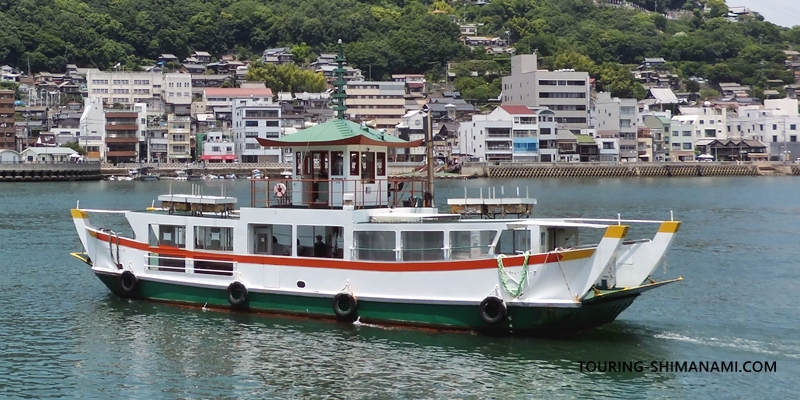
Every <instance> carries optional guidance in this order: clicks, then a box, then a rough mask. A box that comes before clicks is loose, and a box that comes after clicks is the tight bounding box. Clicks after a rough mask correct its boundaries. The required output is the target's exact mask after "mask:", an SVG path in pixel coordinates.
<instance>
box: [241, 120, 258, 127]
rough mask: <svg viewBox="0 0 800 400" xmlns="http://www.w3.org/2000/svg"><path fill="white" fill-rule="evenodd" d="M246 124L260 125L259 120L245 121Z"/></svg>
mask: <svg viewBox="0 0 800 400" xmlns="http://www.w3.org/2000/svg"><path fill="white" fill-rule="evenodd" d="M244 126H251V127H252V126H258V121H244Z"/></svg>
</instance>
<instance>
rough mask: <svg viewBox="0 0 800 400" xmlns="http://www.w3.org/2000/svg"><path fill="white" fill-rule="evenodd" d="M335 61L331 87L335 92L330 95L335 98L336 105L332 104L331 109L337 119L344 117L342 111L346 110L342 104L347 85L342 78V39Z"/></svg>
mask: <svg viewBox="0 0 800 400" xmlns="http://www.w3.org/2000/svg"><path fill="white" fill-rule="evenodd" d="M335 61H336V69H335V70H333V72H334V73H335V74H336V80H335V81H334V82H333V87H335V88H336V92H335V93H334V94H333V96H331V97H333V99H334V100H336V105H335V106H333V111H334V112H335V113H336V118H337V119H344V112H345V111H347V106H346V105H345V104H344V101H345V99H346V98H347V93H345V90H344V87H345V86H347V82H346V81H345V80H344V73H345V72H346V71H345V69H344V62H345V58H344V51H343V50H342V39H339V53H338V54H337V55H336V60H335Z"/></svg>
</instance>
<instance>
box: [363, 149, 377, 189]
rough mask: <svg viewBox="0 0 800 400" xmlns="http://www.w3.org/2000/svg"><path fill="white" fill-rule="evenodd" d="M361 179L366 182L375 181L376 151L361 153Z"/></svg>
mask: <svg viewBox="0 0 800 400" xmlns="http://www.w3.org/2000/svg"><path fill="white" fill-rule="evenodd" d="M361 179H362V180H364V181H365V183H375V153H372V152H368V151H365V152H363V153H361Z"/></svg>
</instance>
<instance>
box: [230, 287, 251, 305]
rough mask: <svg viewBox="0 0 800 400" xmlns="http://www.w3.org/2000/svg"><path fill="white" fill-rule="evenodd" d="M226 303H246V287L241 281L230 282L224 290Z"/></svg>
mask: <svg viewBox="0 0 800 400" xmlns="http://www.w3.org/2000/svg"><path fill="white" fill-rule="evenodd" d="M226 294H227V297H228V303H231V306H232V307H243V306H245V304H247V287H245V286H244V284H243V283H241V282H232V283H231V284H230V285H228V289H227V290H226Z"/></svg>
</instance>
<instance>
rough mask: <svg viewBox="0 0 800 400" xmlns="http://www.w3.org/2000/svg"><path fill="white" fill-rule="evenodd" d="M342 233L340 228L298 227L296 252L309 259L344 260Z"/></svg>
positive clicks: (342, 230)
mask: <svg viewBox="0 0 800 400" xmlns="http://www.w3.org/2000/svg"><path fill="white" fill-rule="evenodd" d="M343 233H344V228H343V227H341V226H322V225H317V226H311V225H298V226H297V241H298V243H299V246H298V250H300V249H302V250H303V254H306V255H308V256H309V257H319V258H344V236H343ZM298 253H299V252H298Z"/></svg>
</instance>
